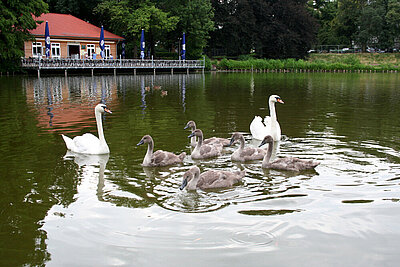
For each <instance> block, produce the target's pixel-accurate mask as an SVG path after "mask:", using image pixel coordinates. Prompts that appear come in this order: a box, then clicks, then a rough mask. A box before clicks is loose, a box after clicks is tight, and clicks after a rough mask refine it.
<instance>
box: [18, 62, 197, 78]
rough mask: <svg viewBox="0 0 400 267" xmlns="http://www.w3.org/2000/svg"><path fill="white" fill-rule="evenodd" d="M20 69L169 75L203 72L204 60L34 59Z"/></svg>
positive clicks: (23, 64) (24, 63)
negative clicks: (166, 73) (151, 72)
mask: <svg viewBox="0 0 400 267" xmlns="http://www.w3.org/2000/svg"><path fill="white" fill-rule="evenodd" d="M21 63H22V68H24V69H27V70H37V72H38V75H40V71H41V70H49V71H50V70H64V71H65V74H67V70H91V71H92V75H93V71H94V70H96V69H101V70H107V69H109V70H114V74H115V73H116V71H117V70H133V71H134V73H135V74H136V70H147V71H153V72H154V73H155V72H156V70H164V71H165V70H169V71H171V73H173V72H174V69H175V70H181V71H187V72H188V73H189V71H190V70H204V67H205V61H204V60H152V59H144V60H141V59H67V58H60V59H46V58H43V59H36V58H22V59H21Z"/></svg>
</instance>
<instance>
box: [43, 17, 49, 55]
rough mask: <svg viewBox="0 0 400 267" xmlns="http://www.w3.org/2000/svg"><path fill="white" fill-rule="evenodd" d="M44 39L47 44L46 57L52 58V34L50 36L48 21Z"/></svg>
mask: <svg viewBox="0 0 400 267" xmlns="http://www.w3.org/2000/svg"><path fill="white" fill-rule="evenodd" d="M44 38H45V43H46V57H50V34H49V23H48V22H47V21H46V28H45V30H44Z"/></svg>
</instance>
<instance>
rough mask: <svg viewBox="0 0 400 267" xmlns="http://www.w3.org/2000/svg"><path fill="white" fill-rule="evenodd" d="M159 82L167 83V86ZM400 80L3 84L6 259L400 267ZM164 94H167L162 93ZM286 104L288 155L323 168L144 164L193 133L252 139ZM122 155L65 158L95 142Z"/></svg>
mask: <svg viewBox="0 0 400 267" xmlns="http://www.w3.org/2000/svg"><path fill="white" fill-rule="evenodd" d="M160 86H161V89H158V88H159V87H160ZM399 88H400V76H399V74H365V73H364V74H335V73H331V74H325V73H323V74H321V73H319V74H304V73H301V74H294V73H290V74H287V73H286V74H283V73H282V74H278V73H275V74H273V73H254V74H251V73H231V74H226V73H217V74H205V75H202V74H190V75H172V76H171V75H156V76H152V75H143V76H139V75H138V76H116V77H114V76H100V77H99V76H97V77H68V78H65V77H43V78H41V79H38V78H35V77H4V76H3V77H0V111H1V115H0V129H1V131H0V152H1V154H2V160H1V164H0V190H1V196H0V208H1V209H0V256H1V257H0V265H2V266H18V265H48V266H183V265H185V264H190V265H191V266H206V265H208V266H395V265H397V264H398V262H399V261H400V254H399V253H398V249H399V247H400V189H399V185H400V158H399V156H400V152H399V151H400V135H399V132H400V90H399ZM161 90H165V91H167V92H168V94H167V95H166V96H162V95H161ZM271 94H278V95H280V96H281V98H282V99H283V100H284V101H285V104H284V105H281V104H277V107H276V108H277V114H278V120H279V122H280V125H281V128H282V134H283V135H284V137H283V140H282V141H281V142H280V144H279V146H280V147H279V153H278V156H289V155H290V156H297V157H301V158H305V159H316V160H318V161H320V162H321V164H320V165H319V166H318V167H317V168H316V169H315V171H308V172H300V173H293V172H285V171H274V170H263V169H262V168H261V161H255V162H251V163H246V164H238V163H234V162H231V160H230V154H231V153H232V152H233V151H234V150H235V149H236V147H232V148H227V149H225V151H224V154H223V155H222V156H221V157H219V158H214V159H211V160H201V161H194V160H192V159H191V158H190V156H187V157H186V158H185V160H184V163H183V164H181V165H177V166H172V167H169V168H144V167H142V166H141V162H142V160H143V157H144V155H145V153H146V147H145V146H139V147H137V146H136V144H137V143H138V142H139V141H140V139H141V137H142V136H143V135H145V134H150V135H152V137H153V139H154V140H155V148H156V149H163V150H168V151H172V152H175V153H180V152H182V151H186V152H187V153H188V154H190V149H191V148H190V146H189V143H188V138H187V136H188V135H189V132H188V131H186V130H183V128H184V126H185V125H186V123H187V121H189V120H194V121H196V123H197V126H198V128H200V129H202V130H203V132H204V134H205V137H211V136H219V137H226V138H229V137H230V136H231V134H232V132H235V131H240V132H243V133H244V134H245V136H246V142H247V144H246V145H248V146H257V145H258V144H259V141H256V140H252V139H251V135H250V134H249V124H250V122H251V120H252V119H253V117H254V115H261V116H265V115H267V114H268V113H269V111H268V107H267V98H268V96H269V95H271ZM101 99H103V100H104V101H106V103H107V105H108V106H109V107H110V109H111V110H112V111H113V114H107V115H106V116H105V117H104V118H103V124H104V132H105V136H106V140H107V142H108V145H109V147H110V150H111V153H110V155H107V156H82V155H81V156H79V155H71V154H69V153H67V151H66V148H65V144H64V142H63V140H62V138H61V134H62V133H64V134H66V135H68V136H71V137H73V136H76V135H80V134H83V133H86V132H91V133H95V134H96V135H97V132H96V124H95V119H94V114H93V108H94V106H95V105H96V104H97V103H98V102H99V101H100V100H101ZM194 164H196V165H197V166H199V167H200V168H201V169H202V170H203V171H204V170H208V169H223V170H239V169H245V170H246V177H245V178H244V181H243V182H242V183H240V184H238V185H237V186H235V187H233V188H229V189H223V190H212V191H202V190H199V191H197V192H187V191H180V190H179V186H180V183H181V180H182V175H183V173H184V172H185V171H186V170H188V169H189V168H190V167H191V166H192V165H194Z"/></svg>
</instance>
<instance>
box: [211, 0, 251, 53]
mask: <svg viewBox="0 0 400 267" xmlns="http://www.w3.org/2000/svg"><path fill="white" fill-rule="evenodd" d="M212 4H213V7H214V9H215V24H216V30H215V31H214V32H213V33H212V34H211V36H212V40H211V44H210V46H211V49H210V50H222V51H225V54H226V55H228V56H238V55H244V54H245V55H246V54H249V53H250V52H251V50H252V49H254V46H255V43H254V41H255V40H254V39H255V36H254V28H255V27H256V18H255V16H254V14H253V7H252V5H251V3H250V1H248V0H241V1H227V0H222V1H220V0H213V1H212ZM239 40H240V41H239ZM210 52H212V51H210Z"/></svg>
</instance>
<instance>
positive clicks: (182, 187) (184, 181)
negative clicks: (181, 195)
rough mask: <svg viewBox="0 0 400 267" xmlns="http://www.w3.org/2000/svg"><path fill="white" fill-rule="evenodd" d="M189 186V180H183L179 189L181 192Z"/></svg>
mask: <svg viewBox="0 0 400 267" xmlns="http://www.w3.org/2000/svg"><path fill="white" fill-rule="evenodd" d="M186 186H187V179H183V181H182V184H181V186H180V187H179V189H180V190H183V189H184V188H185V187H186Z"/></svg>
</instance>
